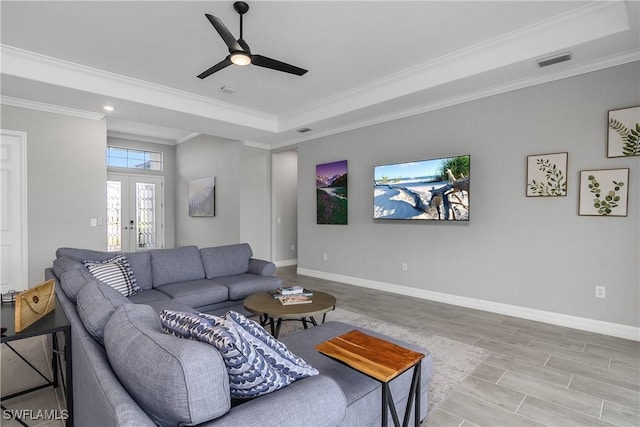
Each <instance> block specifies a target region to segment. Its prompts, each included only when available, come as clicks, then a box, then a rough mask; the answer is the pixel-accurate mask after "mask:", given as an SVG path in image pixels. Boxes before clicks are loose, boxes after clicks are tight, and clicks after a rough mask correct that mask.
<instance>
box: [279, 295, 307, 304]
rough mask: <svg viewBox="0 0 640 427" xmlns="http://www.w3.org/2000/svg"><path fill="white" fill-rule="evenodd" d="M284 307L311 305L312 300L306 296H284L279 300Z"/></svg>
mask: <svg viewBox="0 0 640 427" xmlns="http://www.w3.org/2000/svg"><path fill="white" fill-rule="evenodd" d="M278 301H280V304H282V305H295V304H310V303H311V302H312V300H311V298H310V297H308V296H306V295H286V296H285V295H283V296H282V297H280V298H278Z"/></svg>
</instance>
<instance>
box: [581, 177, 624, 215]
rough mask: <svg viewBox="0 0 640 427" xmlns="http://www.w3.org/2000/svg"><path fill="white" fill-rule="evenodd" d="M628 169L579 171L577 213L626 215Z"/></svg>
mask: <svg viewBox="0 0 640 427" xmlns="http://www.w3.org/2000/svg"><path fill="white" fill-rule="evenodd" d="M628 196H629V169H600V170H583V171H580V201H579V207H578V215H589V216H627V199H628Z"/></svg>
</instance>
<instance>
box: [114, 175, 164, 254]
mask: <svg viewBox="0 0 640 427" xmlns="http://www.w3.org/2000/svg"><path fill="white" fill-rule="evenodd" d="M163 211H164V178H163V177H160V176H146V175H133V174H121V173H109V174H108V176H107V250H108V251H122V252H134V251H139V250H147V249H158V248H163V247H164V212H163Z"/></svg>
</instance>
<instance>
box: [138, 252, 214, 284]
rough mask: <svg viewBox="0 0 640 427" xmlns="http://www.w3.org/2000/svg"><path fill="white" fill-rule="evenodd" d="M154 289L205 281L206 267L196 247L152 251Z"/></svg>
mask: <svg viewBox="0 0 640 427" xmlns="http://www.w3.org/2000/svg"><path fill="white" fill-rule="evenodd" d="M150 252H151V274H152V276H153V287H154V288H155V287H158V286H162V285H166V284H168V283H176V282H186V281H189V280H198V279H204V267H203V266H202V258H200V251H199V250H198V248H197V247H196V246H183V247H181V248H175V249H154V250H151V251H150Z"/></svg>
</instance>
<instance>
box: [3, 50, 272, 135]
mask: <svg viewBox="0 0 640 427" xmlns="http://www.w3.org/2000/svg"><path fill="white" fill-rule="evenodd" d="M0 51H1V53H2V73H3V74H7V75H13V76H17V77H21V78H25V79H29V80H36V81H40V82H44V83H48V84H53V85H57V86H62V87H67V88H71V89H76V90H81V91H84V92H90V93H96V94H99V95H104V96H108V97H109V98H119V99H124V100H128V101H132V102H137V103H141V104H147V105H151V106H155V107H159V108H163V109H168V110H174V111H179V112H183V113H187V114H191V115H194V116H199V117H205V118H209V119H214V120H221V121H225V122H228V123H233V124H236V125H240V126H246V127H252V128H255V129H259V130H263V131H268V132H275V131H276V130H277V117H276V116H275V115H273V114H269V113H264V112H262V111H257V110H252V109H248V108H243V107H238V106H237V105H233V104H229V103H226V102H222V101H218V100H214V99H211V98H207V97H204V96H201V95H196V94H193V93H189V92H185V91H181V90H178V89H173V88H170V87H166V86H162V85H158V84H155V83H150V82H146V81H143V80H139V79H135V78H132V77H127V76H123V75H120V74H115V73H111V72H108V71H103V70H98V69H96V68H92V67H87V66H84V65H80V64H76V63H73V62H69V61H64V60H61V59H57V58H52V57H50V56H46V55H42V54H39V53H35V52H30V51H27V50H24V49H19V48H16V47H13V46H9V45H4V44H0Z"/></svg>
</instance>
